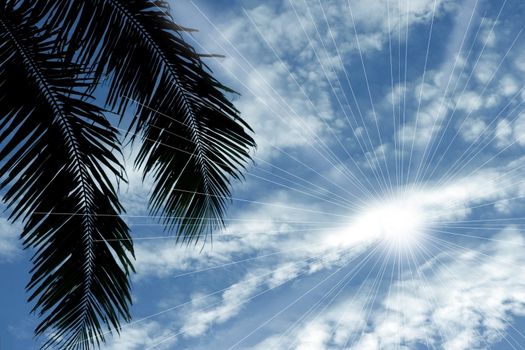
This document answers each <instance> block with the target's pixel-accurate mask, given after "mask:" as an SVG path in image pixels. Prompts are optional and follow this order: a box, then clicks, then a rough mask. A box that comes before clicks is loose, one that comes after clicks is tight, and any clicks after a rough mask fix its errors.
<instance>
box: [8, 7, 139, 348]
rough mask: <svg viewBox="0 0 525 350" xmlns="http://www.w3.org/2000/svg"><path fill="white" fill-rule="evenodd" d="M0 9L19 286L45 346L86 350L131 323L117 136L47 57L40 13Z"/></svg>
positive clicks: (58, 63) (80, 86)
mask: <svg viewBox="0 0 525 350" xmlns="http://www.w3.org/2000/svg"><path fill="white" fill-rule="evenodd" d="M36 10H40V8H35V7H34V2H23V3H22V4H20V3H18V4H17V5H16V6H15V5H14V2H10V1H7V0H0V144H2V145H3V147H2V149H1V151H0V162H3V163H1V168H0V173H1V174H3V175H4V177H5V179H4V180H3V182H2V183H1V184H0V188H1V189H7V191H6V194H5V196H4V200H5V201H6V203H7V204H8V206H9V207H10V208H11V211H12V215H11V218H12V219H18V218H20V217H21V218H23V219H24V220H25V226H24V230H23V233H22V239H23V244H24V246H25V247H26V248H29V247H30V248H33V249H34V251H35V253H34V256H33V258H32V262H33V265H34V267H33V269H32V270H31V273H32V277H31V280H30V282H29V284H28V286H27V288H28V290H30V291H31V296H30V300H33V301H35V306H34V309H33V310H34V311H35V312H38V314H39V315H40V316H41V317H42V318H43V320H42V321H41V323H40V324H39V326H38V327H37V329H36V334H38V335H45V336H46V337H47V339H48V340H47V342H46V344H45V345H44V347H53V346H58V347H59V348H61V349H88V348H90V347H91V345H93V344H99V343H100V342H101V341H103V340H104V332H105V331H106V330H108V329H117V330H118V328H119V326H120V321H119V320H120V319H124V320H128V319H129V318H130V314H129V305H130V303H131V298H130V283H129V273H130V272H131V270H132V269H133V267H132V264H131V261H130V258H131V256H132V254H133V248H132V244H131V241H130V236H129V234H128V227H127V226H126V224H125V223H124V222H123V220H122V219H121V218H120V217H119V214H120V213H121V212H122V210H123V209H122V207H121V205H120V204H119V201H118V198H117V195H116V191H115V188H114V185H113V183H114V182H115V181H114V180H115V178H121V177H122V171H123V170H122V168H121V165H120V164H119V161H118V159H117V158H116V156H115V153H114V151H115V150H118V149H119V147H120V145H119V142H118V139H117V132H116V129H115V128H113V127H112V126H111V125H110V124H109V123H108V121H107V120H106V119H105V117H104V115H103V113H102V111H101V110H100V108H98V107H96V106H95V105H93V104H92V103H90V102H89V99H90V96H89V95H87V94H86V93H84V92H82V91H83V90H84V89H85V88H86V87H87V86H89V85H90V84H91V78H90V76H89V75H88V74H87V73H86V72H85V70H84V69H83V68H82V67H81V66H79V65H76V64H73V63H67V61H66V60H64V54H62V53H60V52H56V51H54V49H53V48H54V47H55V46H56V42H55V37H54V34H53V32H52V30H50V28H46V27H44V28H39V27H38V25H39V24H41V23H42V22H43V20H44V18H43V17H42V16H43V15H44V14H45V12H42V13H41V12H40V11H36Z"/></svg>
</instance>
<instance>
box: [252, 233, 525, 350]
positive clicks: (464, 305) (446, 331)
mask: <svg viewBox="0 0 525 350" xmlns="http://www.w3.org/2000/svg"><path fill="white" fill-rule="evenodd" d="M494 239H496V240H499V241H498V242H490V243H486V244H478V245H475V246H471V247H463V246H456V247H453V248H450V247H449V249H446V250H445V251H444V252H443V253H441V254H438V255H437V256H435V257H434V258H432V260H431V262H430V263H429V264H427V265H426V266H424V267H420V268H419V269H418V270H417V271H411V273H408V272H407V273H406V276H404V277H402V279H401V280H400V281H398V282H394V283H393V284H392V286H391V287H390V290H389V291H384V292H382V294H381V296H380V297H379V300H380V302H379V305H378V306H375V307H373V311H372V312H371V314H370V315H366V314H365V313H364V312H363V310H365V309H364V307H372V304H370V303H371V302H372V301H371V299H370V298H371V296H366V294H365V293H363V294H362V295H363V296H365V297H361V299H356V295H352V294H349V295H348V293H347V295H346V296H345V297H343V298H341V299H343V300H341V301H339V302H337V304H336V305H333V306H332V307H331V308H330V309H329V310H328V311H327V312H325V313H323V314H321V315H320V316H319V317H317V318H316V319H315V320H311V321H309V322H304V323H303V324H302V326H301V327H300V328H299V329H297V330H296V331H295V332H294V333H293V334H289V335H288V336H287V337H281V336H280V335H275V336H272V335H270V336H268V337H267V338H266V339H265V340H264V341H263V342H261V345H260V346H255V347H254V349H263V348H264V347H263V346H262V345H264V344H279V345H280V347H289V348H290V349H303V350H304V349H317V350H324V349H326V350H328V349H339V348H343V347H344V348H346V347H347V346H348V348H349V349H380V348H381V349H397V348H399V344H404V345H403V346H404V347H405V348H407V349H408V348H414V347H415V346H416V345H418V344H419V345H423V346H424V345H426V346H430V347H436V346H437V347H439V348H445V349H454V350H462V349H472V348H491V347H492V345H493V344H495V343H497V342H499V341H505V340H504V332H505V331H506V330H508V329H509V328H511V327H513V326H512V321H513V317H519V316H524V315H525V293H524V292H523V291H524V290H525V288H524V287H525V284H524V282H523V281H522V280H521V279H519V278H515V276H520V275H523V274H524V273H525V268H524V267H523V266H524V262H525V254H523V249H522V247H523V245H524V244H525V236H523V235H522V234H521V233H517V232H516V231H515V230H511V227H509V230H503V231H502V232H501V233H499V234H498V235H495V236H494ZM441 250H443V247H441ZM367 316H368V317H367ZM278 341H280V342H278ZM274 346H275V345H274ZM403 346H402V347H403Z"/></svg>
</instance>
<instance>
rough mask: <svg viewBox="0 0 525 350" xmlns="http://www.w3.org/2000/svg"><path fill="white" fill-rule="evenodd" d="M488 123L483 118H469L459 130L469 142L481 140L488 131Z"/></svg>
mask: <svg viewBox="0 0 525 350" xmlns="http://www.w3.org/2000/svg"><path fill="white" fill-rule="evenodd" d="M486 127H487V124H486V123H485V122H484V121H483V119H481V118H469V119H467V120H465V122H464V123H463V124H462V127H461V129H460V130H459V131H460V133H461V136H463V139H465V141H468V142H473V141H476V140H479V138H480V137H481V135H482V134H483V133H484V132H485V131H486V130H485V129H486Z"/></svg>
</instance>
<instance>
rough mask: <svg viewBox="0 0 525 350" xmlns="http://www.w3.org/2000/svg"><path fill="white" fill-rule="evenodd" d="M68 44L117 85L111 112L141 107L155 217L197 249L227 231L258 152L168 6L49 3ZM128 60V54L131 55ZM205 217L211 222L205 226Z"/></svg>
mask: <svg viewBox="0 0 525 350" xmlns="http://www.w3.org/2000/svg"><path fill="white" fill-rule="evenodd" d="M49 6H50V8H51V9H50V12H51V13H52V15H51V16H50V18H51V19H50V23H52V24H53V26H56V27H60V28H63V30H62V35H61V37H62V46H65V47H69V51H70V52H73V53H74V54H71V55H70V56H71V57H72V58H76V59H78V60H80V61H81V62H82V63H83V64H87V65H88V64H94V67H95V68H94V70H95V72H96V76H97V77H98V78H99V79H101V78H104V77H109V94H108V99H107V106H108V107H109V108H111V109H117V110H119V111H121V112H123V111H124V110H125V107H126V105H127V104H128V103H129V102H130V101H134V102H136V105H137V107H138V110H137V113H136V118H135V119H134V120H133V123H132V128H133V131H134V133H138V134H140V135H141V137H142V145H141V149H140V152H139V153H138V157H137V161H136V164H137V166H142V165H143V166H144V169H145V173H144V175H147V174H152V175H153V178H154V182H155V184H154V188H153V191H152V195H151V200H150V208H151V212H152V214H154V215H159V216H162V217H164V218H165V219H164V220H165V223H166V227H167V228H168V229H170V230H172V231H175V233H176V234H178V235H179V237H181V238H182V239H183V240H186V241H188V242H189V241H192V240H193V239H195V240H196V239H197V238H198V237H202V236H203V235H205V234H206V233H210V232H212V231H213V230H214V229H216V228H218V227H221V226H222V218H223V216H224V214H225V210H226V206H227V203H228V197H229V196H230V180H231V179H240V178H241V176H242V175H241V170H242V169H243V168H244V166H245V164H246V162H247V161H248V160H249V158H250V156H249V153H248V152H249V150H250V149H251V148H252V147H253V146H254V145H255V144H254V141H253V139H252V137H251V136H250V134H249V133H248V132H249V131H251V130H250V128H249V126H248V125H247V124H246V123H245V122H244V121H243V120H242V119H241V118H240V116H239V113H238V111H237V110H236V109H235V107H234V106H233V104H232V103H231V102H230V101H229V100H228V98H227V97H226V96H225V94H226V93H232V92H233V91H232V90H230V89H229V88H227V87H225V86H224V85H222V84H221V83H219V82H218V81H217V80H216V79H214V78H213V77H212V76H211V74H210V72H209V71H208V69H207V67H206V66H205V65H204V63H203V62H202V59H201V55H199V54H198V53H196V52H195V50H194V49H193V48H192V46H191V45H189V44H188V43H187V42H186V41H185V40H184V39H183V36H182V34H183V33H184V32H186V31H189V29H186V28H184V27H182V26H179V25H176V24H175V23H174V22H173V20H172V18H171V16H170V15H169V14H168V13H169V9H168V5H167V4H166V2H164V1H153V0H152V1H148V0H75V1H70V0H68V1H64V0H62V1H57V2H54V4H52V5H49ZM123 53H125V54H123ZM203 219H206V220H203Z"/></svg>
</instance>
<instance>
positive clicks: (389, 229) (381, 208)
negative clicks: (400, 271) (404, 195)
mask: <svg viewBox="0 0 525 350" xmlns="http://www.w3.org/2000/svg"><path fill="white" fill-rule="evenodd" d="M352 226H354V227H353V228H355V229H358V230H359V231H361V234H365V235H367V236H372V237H374V238H379V239H381V240H383V241H384V242H386V243H388V244H393V245H394V246H396V247H403V246H408V245H411V244H413V243H415V242H417V240H418V238H419V237H420V236H421V235H422V233H423V232H424V228H425V220H424V213H423V211H422V210H421V209H420V208H418V207H417V206H416V205H414V204H412V203H410V201H406V200H402V199H399V200H392V201H389V202H383V203H376V204H374V205H372V206H370V207H369V208H367V209H365V210H364V211H363V212H361V213H360V214H359V215H358V216H357V218H356V221H355V222H354V225H352ZM364 231H366V233H365V232H364Z"/></svg>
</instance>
